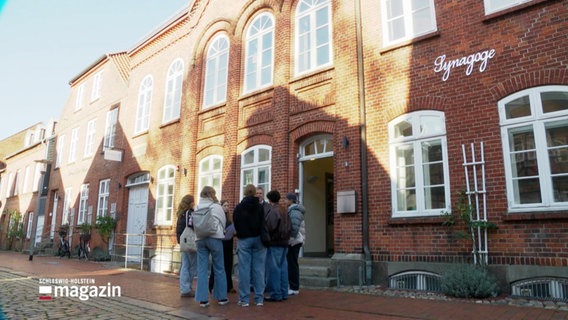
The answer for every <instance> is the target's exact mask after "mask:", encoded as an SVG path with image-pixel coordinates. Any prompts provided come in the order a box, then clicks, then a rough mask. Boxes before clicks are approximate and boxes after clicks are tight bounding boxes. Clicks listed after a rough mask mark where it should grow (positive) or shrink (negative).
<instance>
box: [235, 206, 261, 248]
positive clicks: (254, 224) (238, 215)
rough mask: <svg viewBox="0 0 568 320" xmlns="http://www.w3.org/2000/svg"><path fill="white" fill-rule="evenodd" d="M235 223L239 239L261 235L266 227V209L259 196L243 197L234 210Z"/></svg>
mask: <svg viewBox="0 0 568 320" xmlns="http://www.w3.org/2000/svg"><path fill="white" fill-rule="evenodd" d="M233 224H234V226H235V230H236V231H237V238H239V239H244V238H251V237H258V236H260V233H261V231H262V228H264V209H263V208H262V206H261V205H260V203H259V201H258V198H257V197H255V196H247V197H244V198H243V200H242V201H241V202H240V203H239V204H238V205H237V206H236V207H235V211H234V212H233Z"/></svg>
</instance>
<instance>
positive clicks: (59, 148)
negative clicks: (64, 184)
mask: <svg viewBox="0 0 568 320" xmlns="http://www.w3.org/2000/svg"><path fill="white" fill-rule="evenodd" d="M64 147H65V135H64V134H62V135H60V136H59V138H57V159H55V167H56V168H59V167H60V166H61V160H62V158H63V148H64Z"/></svg>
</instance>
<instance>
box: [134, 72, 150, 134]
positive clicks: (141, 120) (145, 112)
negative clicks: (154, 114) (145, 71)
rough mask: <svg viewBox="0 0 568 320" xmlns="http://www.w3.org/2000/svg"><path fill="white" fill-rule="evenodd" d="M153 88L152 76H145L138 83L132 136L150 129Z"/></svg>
mask: <svg viewBox="0 0 568 320" xmlns="http://www.w3.org/2000/svg"><path fill="white" fill-rule="evenodd" d="M153 87H154V79H153V77H152V75H147V76H146V77H144V79H142V81H141V82H140V89H139V90H138V104H137V107H136V122H135V123H136V124H135V127H134V134H140V133H143V132H146V131H148V128H150V110H151V109H152V91H153Z"/></svg>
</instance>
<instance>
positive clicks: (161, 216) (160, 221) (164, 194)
mask: <svg viewBox="0 0 568 320" xmlns="http://www.w3.org/2000/svg"><path fill="white" fill-rule="evenodd" d="M176 170H177V167H175V166H172V165H168V166H165V167H163V168H161V169H160V170H158V179H157V186H156V220H155V224H156V225H171V224H172V221H173V213H174V185H175V172H176Z"/></svg>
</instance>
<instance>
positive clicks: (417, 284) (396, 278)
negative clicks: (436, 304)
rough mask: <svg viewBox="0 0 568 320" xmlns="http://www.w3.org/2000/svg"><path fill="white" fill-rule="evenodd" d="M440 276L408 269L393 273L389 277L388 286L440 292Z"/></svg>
mask: <svg viewBox="0 0 568 320" xmlns="http://www.w3.org/2000/svg"><path fill="white" fill-rule="evenodd" d="M440 278H441V277H440V276H439V275H437V274H435V273H431V272H425V271H408V272H402V273H398V274H395V275H393V276H391V277H390V279H389V288H391V289H405V290H418V291H432V292H441V291H442V287H441V285H440Z"/></svg>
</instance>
